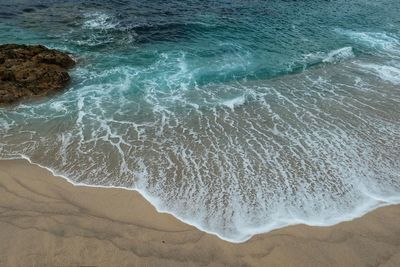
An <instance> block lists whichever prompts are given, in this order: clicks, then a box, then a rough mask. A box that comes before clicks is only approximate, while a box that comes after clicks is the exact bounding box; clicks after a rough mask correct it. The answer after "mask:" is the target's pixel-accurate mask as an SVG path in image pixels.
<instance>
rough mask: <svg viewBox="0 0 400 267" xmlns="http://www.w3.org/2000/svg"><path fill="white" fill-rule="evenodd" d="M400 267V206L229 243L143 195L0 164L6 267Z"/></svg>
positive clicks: (17, 163)
mask: <svg viewBox="0 0 400 267" xmlns="http://www.w3.org/2000/svg"><path fill="white" fill-rule="evenodd" d="M378 265H379V266H400V206H389V207H384V208H380V209H377V210H375V211H373V212H371V213H369V214H367V215H365V216H364V217H362V218H359V219H355V220H353V221H351V222H344V223H341V224H338V225H335V226H332V227H309V226H304V225H298V226H292V227H286V228H284V229H280V230H276V231H273V232H270V233H267V234H261V235H257V236H255V237H253V238H252V239H251V240H249V241H248V242H245V243H242V244H232V243H228V242H225V241H222V240H220V239H218V238H217V237H215V236H212V235H209V234H206V233H203V232H201V231H199V230H197V229H195V228H194V227H191V226H188V225H186V224H184V223H182V222H180V221H178V220H177V219H175V218H174V217H173V216H171V215H168V214H160V213H157V212H156V210H155V209H154V207H153V206H152V205H150V204H149V203H148V202H147V201H146V200H145V199H143V198H142V197H141V196H140V195H139V194H138V193H136V192H133V191H128V190H123V189H105V188H93V187H78V186H73V185H72V184H70V183H68V182H67V181H65V180H64V179H61V178H59V177H54V176H53V175H52V174H51V173H50V172H48V171H47V170H44V169H42V168H40V167H37V166H35V165H32V164H30V163H28V162H27V161H24V160H12V161H0V266H308V267H309V266H378Z"/></svg>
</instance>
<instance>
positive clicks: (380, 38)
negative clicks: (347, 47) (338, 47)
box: [336, 29, 400, 55]
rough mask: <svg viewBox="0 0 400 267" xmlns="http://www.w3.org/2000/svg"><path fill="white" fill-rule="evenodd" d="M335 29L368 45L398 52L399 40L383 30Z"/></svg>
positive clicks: (399, 50)
mask: <svg viewBox="0 0 400 267" xmlns="http://www.w3.org/2000/svg"><path fill="white" fill-rule="evenodd" d="M336 31H337V32H338V33H340V34H343V35H346V36H348V37H349V38H351V39H352V40H354V41H356V42H358V43H360V44H363V45H366V46H368V47H371V48H375V49H377V50H381V51H386V52H391V53H393V54H396V55H399V54H400V41H399V40H398V39H397V38H395V37H394V36H390V35H388V34H387V33H385V32H356V31H350V30H343V29H337V30H336Z"/></svg>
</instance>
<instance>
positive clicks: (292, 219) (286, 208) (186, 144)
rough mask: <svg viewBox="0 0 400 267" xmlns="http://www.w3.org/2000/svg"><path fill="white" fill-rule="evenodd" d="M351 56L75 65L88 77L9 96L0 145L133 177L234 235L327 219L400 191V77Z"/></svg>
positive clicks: (176, 207)
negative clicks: (201, 72)
mask: <svg viewBox="0 0 400 267" xmlns="http://www.w3.org/2000/svg"><path fill="white" fill-rule="evenodd" d="M181 59H182V60H183V57H182V58H181ZM157 64H161V62H159V63H157ZM352 64H353V63H351V62H350V63H349V62H346V61H344V62H343V63H340V64H328V65H327V66H326V68H313V69H309V70H307V71H305V72H303V73H299V74H295V75H288V76H283V77H279V78H277V79H273V80H257V81H248V82H242V83H240V84H224V85H218V84H217V85H208V86H205V87H194V88H191V89H188V88H187V87H186V86H183V87H178V89H176V90H170V91H166V90H165V89H164V86H163V84H161V83H159V82H158V80H154V79H155V78H153V80H150V79H149V71H150V69H149V68H147V69H142V70H140V69H137V68H134V67H133V66H130V67H127V66H119V67H118V68H115V69H107V70H105V69H103V70H102V71H100V72H99V70H90V71H89V70H86V69H81V70H79V69H78V70H76V71H75V72H74V73H73V75H82V82H81V83H80V84H78V85H75V87H74V88H72V89H71V90H69V91H68V92H66V93H65V94H63V95H60V96H57V97H56V98H54V99H51V100H49V102H43V103H39V104H35V105H33V104H25V105H22V106H19V107H18V108H16V109H14V110H0V114H1V116H0V117H1V118H2V119H3V120H1V121H0V123H1V125H2V127H1V128H0V134H1V136H2V142H1V144H0V155H1V157H2V158H12V157H21V155H24V156H23V157H26V158H29V159H30V160H31V161H32V162H35V163H39V164H40V165H42V166H46V167H48V168H50V169H52V170H53V171H54V172H55V173H56V174H62V175H63V176H64V177H68V178H69V179H71V180H72V181H73V182H74V183H75V184H85V185H91V186H105V187H122V188H129V189H135V190H138V191H139V192H141V193H142V194H143V195H144V196H145V197H146V199H148V200H149V201H150V202H151V203H153V205H155V206H156V207H157V210H159V211H163V212H168V213H171V214H173V215H174V216H175V217H177V218H178V219H180V220H182V221H184V222H187V223H190V224H192V225H195V226H196V227H198V228H199V229H201V230H203V231H206V232H209V233H214V234H216V235H218V236H219V237H221V238H223V239H225V240H228V241H231V242H242V241H245V240H247V239H249V238H250V237H251V236H252V235H254V234H256V233H260V232H265V231H270V230H272V229H276V228H279V227H283V226H286V225H291V224H297V223H306V224H310V225H331V224H334V223H337V222H340V221H342V220H348V219H352V218H354V217H358V216H360V215H362V214H364V213H365V212H367V211H369V210H371V209H373V208H376V207H378V206H381V205H386V204H389V203H398V202H399V197H398V196H399V191H400V184H399V178H398V173H399V171H400V166H399V162H398V161H397V159H398V158H399V156H400V155H399V153H400V150H399V149H398V144H397V143H398V142H397V140H398V137H399V136H400V133H399V131H398V127H397V125H398V121H399V120H400V118H399V117H398V116H397V113H396V114H393V110H396V107H397V109H398V105H399V103H400V96H399V95H398V94H397V93H396V92H397V91H398V90H397V91H396V90H393V88H395V85H392V84H390V83H388V84H382V83H379V81H377V80H376V79H372V78H371V75H368V74H366V73H363V72H361V73H360V72H358V68H352V66H353V65H352ZM157 66H159V65H157ZM189 69H190V68H189ZM189 69H188V66H185V64H182V65H181V66H180V67H177V68H176V69H175V70H176V73H186V72H187V71H188V70H189ZM170 70H171V69H170ZM81 71H82V73H81ZM88 72H89V73H88ZM326 73H329V75H326ZM140 75H146V76H145V77H146V78H147V80H146V79H143V78H141V77H140ZM110 77H112V79H111V78H110ZM138 77H139V78H140V79H139V78H138ZM154 77H157V78H159V77H158V76H154ZM168 77H171V79H173V82H172V81H171V83H178V82H179V81H180V80H179V79H181V78H182V77H186V76H185V75H183V74H182V75H177V76H173V75H171V73H169V75H168ZM179 77H181V78H179ZM321 77H323V79H321ZM338 77H339V78H338ZM138 80H140V81H142V83H141V84H137V82H133V81H138ZM359 80H362V81H363V84H360V83H358V81H359ZM181 82H182V81H181ZM365 84H367V85H368V86H369V87H372V88H378V87H379V88H380V89H379V90H380V91H377V90H369V91H367V90H365ZM132 86H138V87H139V88H142V89H143V90H145V91H138V92H133V91H132ZM228 93H229V95H231V96H233V97H227V94H228ZM349 94H350V95H351V96H352V97H348V95H349ZM388 94H389V95H390V97H387V95H388ZM215 103H217V105H215ZM382 103H383V104H382ZM196 105H197V106H196ZM226 107H228V108H226ZM239 107H240V108H239ZM350 110H351V112H350ZM377 111H378V112H377ZM66 112H67V115H66V114H65V113H66ZM3 125H5V126H7V125H8V126H7V127H3ZM10 126H11V127H10Z"/></svg>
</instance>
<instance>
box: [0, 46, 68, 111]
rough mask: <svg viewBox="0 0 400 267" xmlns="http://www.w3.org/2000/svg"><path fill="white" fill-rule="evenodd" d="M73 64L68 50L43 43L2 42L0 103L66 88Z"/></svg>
mask: <svg viewBox="0 0 400 267" xmlns="http://www.w3.org/2000/svg"><path fill="white" fill-rule="evenodd" d="M74 65H75V61H74V60H73V59H72V58H71V57H70V56H69V55H67V54H66V53H63V52H60V51H57V50H52V49H48V48H46V47H44V46H42V45H16V44H6V45H0V104H9V103H13V102H16V101H18V100H21V99H22V98H27V97H34V96H44V95H47V94H49V93H51V92H54V91H58V90H61V89H63V88H65V87H66V86H67V84H68V83H69V81H70V76H69V75H68V72H67V69H69V68H71V67H73V66H74Z"/></svg>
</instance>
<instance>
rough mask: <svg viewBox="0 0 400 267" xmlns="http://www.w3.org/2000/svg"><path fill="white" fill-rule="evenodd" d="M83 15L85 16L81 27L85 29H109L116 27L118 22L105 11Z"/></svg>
mask: <svg viewBox="0 0 400 267" xmlns="http://www.w3.org/2000/svg"><path fill="white" fill-rule="evenodd" d="M85 17H86V18H87V19H86V21H85V22H84V23H83V28H85V29H96V30H109V29H114V28H116V27H117V26H118V24H119V23H118V22H116V21H115V20H114V19H113V18H112V17H110V16H109V15H107V14H105V13H99V12H96V13H91V14H87V15H86V16H85Z"/></svg>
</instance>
